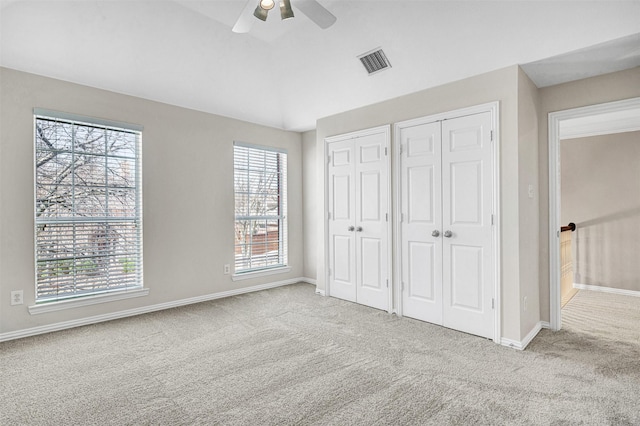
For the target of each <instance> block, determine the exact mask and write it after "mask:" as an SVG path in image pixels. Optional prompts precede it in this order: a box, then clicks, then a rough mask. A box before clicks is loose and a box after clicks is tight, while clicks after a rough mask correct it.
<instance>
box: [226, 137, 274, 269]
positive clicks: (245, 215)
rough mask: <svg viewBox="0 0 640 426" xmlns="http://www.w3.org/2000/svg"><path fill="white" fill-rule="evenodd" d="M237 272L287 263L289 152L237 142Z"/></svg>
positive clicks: (235, 169)
mask: <svg viewBox="0 0 640 426" xmlns="http://www.w3.org/2000/svg"><path fill="white" fill-rule="evenodd" d="M233 157H234V192H235V272H236V273H242V272H253V271H258V270H265V269H269V268H277V267H284V266H286V265H287V221H286V217H287V211H286V210H287V154H286V151H283V150H278V149H274V148H265V147H257V146H252V145H246V144H240V143H237V142H236V143H235V144H234V151H233Z"/></svg>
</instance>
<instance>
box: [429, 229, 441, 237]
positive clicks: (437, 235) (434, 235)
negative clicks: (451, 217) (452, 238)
mask: <svg viewBox="0 0 640 426" xmlns="http://www.w3.org/2000/svg"><path fill="white" fill-rule="evenodd" d="M431 236H432V237H439V236H440V231H438V230H437V229H436V230H435V231H433V232H432V233H431Z"/></svg>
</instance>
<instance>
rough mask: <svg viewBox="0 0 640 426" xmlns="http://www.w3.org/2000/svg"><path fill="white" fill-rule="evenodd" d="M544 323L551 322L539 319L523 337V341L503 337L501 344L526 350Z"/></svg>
mask: <svg viewBox="0 0 640 426" xmlns="http://www.w3.org/2000/svg"><path fill="white" fill-rule="evenodd" d="M544 324H546V325H549V323H543V322H542V321H539V322H538V323H537V324H536V325H535V326H534V327H533V329H531V331H530V332H529V333H528V334H527V335H526V336H525V337H524V339H522V341H517V340H511V339H506V338H504V337H503V338H502V339H500V344H501V345H502V346H506V347H508V348H513V349H517V350H519V351H523V350H525V349H526V348H527V346H528V345H529V343H531V341H532V340H533V338H534V337H536V336H537V335H538V333H539V332H540V330H542V328H543V327H544ZM546 328H549V327H546Z"/></svg>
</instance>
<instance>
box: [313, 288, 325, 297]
mask: <svg viewBox="0 0 640 426" xmlns="http://www.w3.org/2000/svg"><path fill="white" fill-rule="evenodd" d="M316 294H319V295H320V296H326V295H327V293H326V292H325V291H324V290H320V289H318V288H316Z"/></svg>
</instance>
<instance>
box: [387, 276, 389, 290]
mask: <svg viewBox="0 0 640 426" xmlns="http://www.w3.org/2000/svg"><path fill="white" fill-rule="evenodd" d="M387 288H389V279H388V278H387Z"/></svg>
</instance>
